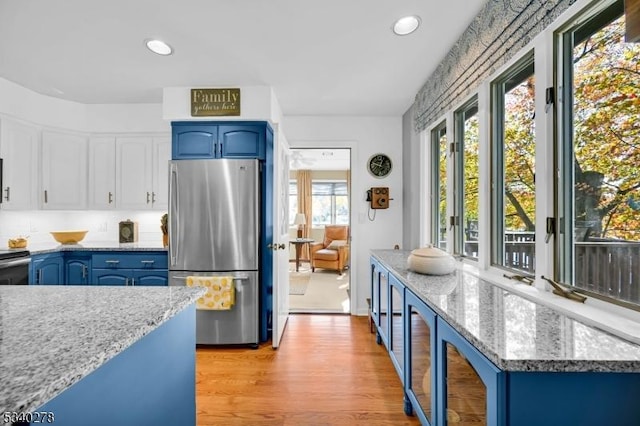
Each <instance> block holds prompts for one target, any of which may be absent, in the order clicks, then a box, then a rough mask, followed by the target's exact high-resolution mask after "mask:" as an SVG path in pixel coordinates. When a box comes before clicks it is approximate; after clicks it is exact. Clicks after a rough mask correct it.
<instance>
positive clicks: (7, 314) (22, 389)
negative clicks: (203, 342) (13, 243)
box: [0, 285, 205, 413]
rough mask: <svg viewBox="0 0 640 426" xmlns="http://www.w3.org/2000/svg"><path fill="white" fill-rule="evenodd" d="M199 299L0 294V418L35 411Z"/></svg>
mask: <svg viewBox="0 0 640 426" xmlns="http://www.w3.org/2000/svg"><path fill="white" fill-rule="evenodd" d="M204 292H205V290H204V289H202V288H191V287H115V286H114V287H109V286H22V285H20V286H0V413H3V412H5V411H17V412H21V411H22V412H24V411H33V410H35V409H37V408H38V407H40V406H41V405H42V404H44V403H45V402H47V401H49V400H51V399H52V398H54V397H55V396H57V395H58V394H60V393H61V392H62V391H64V390H65V389H67V388H68V387H70V386H71V385H73V384H74V383H76V382H78V381H80V380H81V379H82V378H83V377H85V376H87V375H88V374H89V373H91V372H92V371H94V370H96V369H97V368H99V367H100V366H101V365H103V364H104V363H105V362H106V361H108V360H109V359H111V358H113V357H114V356H116V355H118V354H119V353H120V352H122V351H124V350H125V349H127V348H128V347H129V346H131V345H132V344H133V343H135V342H136V341H138V340H139V339H140V338H142V337H143V336H145V335H146V334H148V333H150V332H151V331H153V330H154V329H156V328H157V327H158V326H160V325H161V324H163V323H164V322H165V321H167V320H168V319H169V318H171V317H173V316H174V315H176V314H177V313H179V312H180V311H182V310H183V309H184V308H186V307H187V306H188V305H189V304H191V303H193V302H195V301H196V300H197V299H198V297H200V296H201V295H202V294H203V293H204ZM194 350H195V349H194Z"/></svg>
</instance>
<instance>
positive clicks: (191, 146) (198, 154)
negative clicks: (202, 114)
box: [171, 123, 219, 160]
mask: <svg viewBox="0 0 640 426" xmlns="http://www.w3.org/2000/svg"><path fill="white" fill-rule="evenodd" d="M171 150H172V152H171V156H172V158H173V159H174V160H188V159H194V158H216V157H218V156H219V155H218V126H211V125H198V124H193V123H173V129H172V147H171Z"/></svg>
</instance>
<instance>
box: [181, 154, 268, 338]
mask: <svg viewBox="0 0 640 426" xmlns="http://www.w3.org/2000/svg"><path fill="white" fill-rule="evenodd" d="M169 170H170V173H169V285H172V286H185V285H186V279H187V277H189V276H196V277H198V276H231V277H233V280H234V286H235V304H234V305H233V306H232V308H231V309H230V310H202V309H197V310H196V343H198V344H251V345H257V344H258V341H259V337H258V323H259V319H258V318H259V296H258V295H259V291H258V290H259V289H258V285H259V282H260V281H259V272H258V269H259V255H258V244H259V241H260V230H259V223H260V221H259V218H260V216H259V212H260V186H259V179H260V173H259V163H258V160H235V159H212V160H177V161H171V162H170V165H169Z"/></svg>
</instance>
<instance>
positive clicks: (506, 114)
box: [491, 53, 536, 274]
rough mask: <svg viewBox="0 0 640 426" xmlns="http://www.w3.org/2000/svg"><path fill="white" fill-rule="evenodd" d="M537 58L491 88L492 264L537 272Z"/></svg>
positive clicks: (518, 66) (530, 58) (529, 58)
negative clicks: (535, 68) (535, 75)
mask: <svg viewBox="0 0 640 426" xmlns="http://www.w3.org/2000/svg"><path fill="white" fill-rule="evenodd" d="M534 87H535V77H534V69H533V53H531V54H529V55H527V56H526V57H525V58H524V59H523V60H522V61H520V62H519V63H518V64H516V65H515V66H514V67H513V68H512V69H510V70H509V71H507V72H506V73H505V74H504V75H502V76H501V77H499V78H498V79H497V80H496V81H495V82H494V83H493V84H492V87H491V96H492V98H491V101H492V112H493V120H492V140H493V151H492V155H493V160H492V168H491V173H492V175H491V180H492V182H491V188H492V199H491V206H492V207H491V209H492V214H491V217H492V221H493V222H492V237H493V238H492V239H491V241H492V247H491V251H492V259H491V260H492V263H493V264H497V265H500V266H504V267H507V268H511V269H517V270H519V271H523V272H526V273H530V274H533V273H534V272H535V262H534V259H535V258H534V254H535V223H536V217H535V210H536V197H535V195H536V194H535V147H536V145H535V132H534V114H535V104H534Z"/></svg>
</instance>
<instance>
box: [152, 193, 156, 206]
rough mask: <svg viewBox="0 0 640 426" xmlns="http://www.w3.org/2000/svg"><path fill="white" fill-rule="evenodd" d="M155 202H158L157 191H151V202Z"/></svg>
mask: <svg viewBox="0 0 640 426" xmlns="http://www.w3.org/2000/svg"><path fill="white" fill-rule="evenodd" d="M155 202H156V193H155V192H152V193H151V204H153V203H155Z"/></svg>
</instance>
